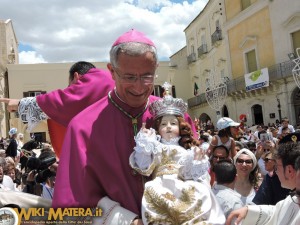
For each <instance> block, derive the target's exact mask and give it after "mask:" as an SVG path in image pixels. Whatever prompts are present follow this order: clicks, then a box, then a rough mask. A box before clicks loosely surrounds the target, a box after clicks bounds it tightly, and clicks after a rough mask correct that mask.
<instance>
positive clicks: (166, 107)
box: [149, 82, 187, 119]
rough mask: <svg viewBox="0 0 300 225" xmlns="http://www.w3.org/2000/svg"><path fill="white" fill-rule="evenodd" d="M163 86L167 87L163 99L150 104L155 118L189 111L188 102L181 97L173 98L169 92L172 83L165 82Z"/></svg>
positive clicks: (181, 114)
mask: <svg viewBox="0 0 300 225" xmlns="http://www.w3.org/2000/svg"><path fill="white" fill-rule="evenodd" d="M162 87H163V88H164V89H165V95H164V97H163V98H162V99H159V100H156V101H154V102H152V103H151V104H150V106H149V112H150V113H151V115H153V117H154V119H157V118H158V117H161V116H163V115H167V114H168V115H174V116H181V117H183V116H184V113H185V112H186V111H187V104H186V103H185V102H184V101H183V100H182V99H181V98H173V97H172V95H170V94H169V88H170V87H171V85H170V84H169V83H167V82H165V83H164V84H163V85H162Z"/></svg>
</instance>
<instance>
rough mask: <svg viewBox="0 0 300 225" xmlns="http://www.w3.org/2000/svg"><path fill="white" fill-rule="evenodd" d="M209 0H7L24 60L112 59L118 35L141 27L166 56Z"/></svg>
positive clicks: (4, 5)
mask: <svg viewBox="0 0 300 225" xmlns="http://www.w3.org/2000/svg"><path fill="white" fill-rule="evenodd" d="M207 2H208V0H194V1H193V0H187V1H180V0H13V1H11V0H1V7H0V19H2V20H6V19H11V20H12V22H13V26H14V30H15V33H16V36H17V39H18V42H19V56H20V63H47V62H48V63H56V62H74V61H78V60H86V61H92V62H95V61H96V62H98V61H100V62H106V61H108V52H109V49H110V47H111V44H112V43H113V42H114V41H115V39H116V38H117V37H118V36H119V35H121V34H123V33H124V32H126V31H128V30H129V29H131V28H135V29H137V30H139V31H142V32H143V33H145V34H146V35H147V36H148V37H150V38H151V39H152V40H153V41H154V42H155V44H156V46H157V48H158V54H159V58H160V60H168V59H169V57H170V56H171V55H173V54H174V53H176V52H177V51H178V50H180V49H181V48H182V47H184V46H185V34H184V32H183V31H184V29H185V28H186V27H187V26H188V25H189V23H190V22H191V21H192V20H193V19H194V18H195V17H196V16H197V15H198V14H199V13H200V12H201V10H202V9H203V7H204V6H205V4H206V3H207Z"/></svg>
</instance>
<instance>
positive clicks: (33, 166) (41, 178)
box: [26, 156, 56, 183]
mask: <svg viewBox="0 0 300 225" xmlns="http://www.w3.org/2000/svg"><path fill="white" fill-rule="evenodd" d="M55 162H56V157H55V156H48V157H46V158H43V159H39V158H36V157H30V158H29V159H28V161H27V164H26V174H27V175H28V173H29V172H30V171H33V170H34V173H35V174H36V175H35V181H36V183H43V182H45V181H46V180H47V178H49V177H52V176H55V175H56V173H55V172H52V171H51V170H49V169H48V167H49V166H51V165H52V164H53V163H55Z"/></svg>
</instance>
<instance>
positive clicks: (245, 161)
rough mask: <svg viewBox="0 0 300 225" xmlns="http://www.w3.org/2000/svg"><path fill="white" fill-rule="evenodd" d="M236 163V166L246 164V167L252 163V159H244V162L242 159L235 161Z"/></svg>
mask: <svg viewBox="0 0 300 225" xmlns="http://www.w3.org/2000/svg"><path fill="white" fill-rule="evenodd" d="M236 162H237V163H238V164H244V163H246V164H247V165H250V164H252V163H253V162H252V159H246V160H243V159H237V160H236Z"/></svg>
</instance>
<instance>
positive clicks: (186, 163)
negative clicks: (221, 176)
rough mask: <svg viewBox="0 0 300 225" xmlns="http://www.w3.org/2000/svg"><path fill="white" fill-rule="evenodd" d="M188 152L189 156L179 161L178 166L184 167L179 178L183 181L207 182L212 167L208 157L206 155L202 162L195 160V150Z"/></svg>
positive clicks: (184, 156) (180, 170) (186, 155)
mask: <svg viewBox="0 0 300 225" xmlns="http://www.w3.org/2000/svg"><path fill="white" fill-rule="evenodd" d="M187 151H188V152H187V154H185V155H183V156H182V157H181V158H180V159H179V161H178V164H180V165H182V167H181V168H180V169H179V175H178V176H179V177H180V178H182V179H183V180H195V181H197V180H199V179H200V180H202V181H203V180H206V178H207V174H208V170H209V167H210V164H209V160H208V157H207V156H206V155H204V156H203V158H202V159H201V160H194V156H195V154H194V150H193V149H189V150H187Z"/></svg>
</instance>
